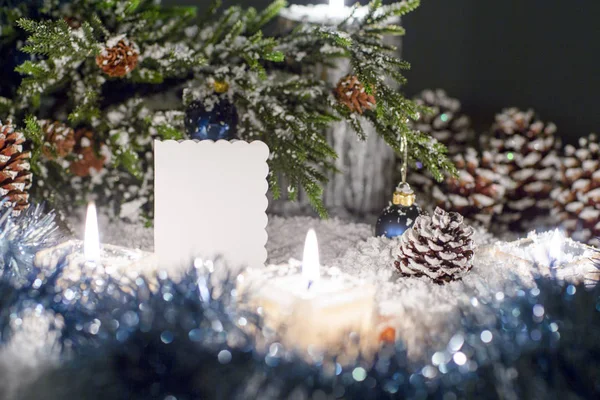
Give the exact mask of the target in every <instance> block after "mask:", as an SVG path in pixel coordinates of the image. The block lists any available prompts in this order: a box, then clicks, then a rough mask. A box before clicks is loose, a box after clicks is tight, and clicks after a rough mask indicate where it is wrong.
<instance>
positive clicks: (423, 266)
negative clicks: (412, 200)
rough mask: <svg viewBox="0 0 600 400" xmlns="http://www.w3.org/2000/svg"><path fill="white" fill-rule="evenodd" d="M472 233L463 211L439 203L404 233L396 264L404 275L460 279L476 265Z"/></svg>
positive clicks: (440, 281) (441, 279) (438, 280)
mask: <svg viewBox="0 0 600 400" xmlns="http://www.w3.org/2000/svg"><path fill="white" fill-rule="evenodd" d="M472 235H473V228H471V227H470V226H465V225H463V217H462V216H461V215H460V214H457V213H455V212H450V213H447V212H446V211H444V210H442V209H441V208H439V207H438V208H436V209H435V211H434V213H433V216H431V217H430V216H428V215H420V216H419V217H418V218H417V220H416V221H415V223H414V225H413V226H412V227H411V228H410V229H409V230H408V231H406V232H405V233H404V234H403V235H402V237H401V238H400V254H399V255H398V260H397V261H396V262H395V263H394V265H395V266H396V269H397V270H398V271H399V272H400V274H402V275H403V276H417V277H418V276H427V277H429V278H431V279H432V280H433V281H434V282H436V283H440V284H441V283H445V282H450V281H453V280H458V279H460V278H461V277H462V276H463V275H464V274H466V273H467V272H468V271H470V270H471V268H472V267H473V240H472V239H471V236H472Z"/></svg>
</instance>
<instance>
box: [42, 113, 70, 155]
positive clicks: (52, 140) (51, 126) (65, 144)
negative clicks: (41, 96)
mask: <svg viewBox="0 0 600 400" xmlns="http://www.w3.org/2000/svg"><path fill="white" fill-rule="evenodd" d="M39 126H40V128H41V129H42V132H43V133H44V147H42V153H43V154H44V155H45V156H46V157H47V158H48V159H49V160H54V159H56V158H64V157H66V156H68V155H69V154H71V153H72V152H73V149H74V147H75V132H74V131H73V129H72V128H71V127H69V126H67V125H65V124H63V123H61V122H58V121H54V122H53V121H50V120H41V121H39Z"/></svg>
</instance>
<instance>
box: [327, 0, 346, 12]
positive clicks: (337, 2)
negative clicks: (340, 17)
mask: <svg viewBox="0 0 600 400" xmlns="http://www.w3.org/2000/svg"><path fill="white" fill-rule="evenodd" d="M344 7H346V5H345V4H344V0H329V9H330V10H332V11H334V12H337V13H339V14H342V11H343V10H344Z"/></svg>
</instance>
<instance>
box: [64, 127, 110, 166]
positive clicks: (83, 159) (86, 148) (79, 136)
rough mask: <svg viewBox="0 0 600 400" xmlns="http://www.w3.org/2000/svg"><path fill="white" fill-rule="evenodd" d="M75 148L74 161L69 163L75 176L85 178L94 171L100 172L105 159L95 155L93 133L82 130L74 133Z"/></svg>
mask: <svg viewBox="0 0 600 400" xmlns="http://www.w3.org/2000/svg"><path fill="white" fill-rule="evenodd" d="M75 139H76V141H77V146H76V147H75V156H76V160H75V161H73V162H72V163H71V172H73V174H75V175H77V176H81V177H85V176H89V175H90V174H91V170H92V169H94V170H96V171H97V172H100V171H102V169H103V168H104V162H105V161H106V157H105V156H103V155H99V154H97V153H96V150H95V148H94V145H95V143H94V133H93V132H92V131H90V130H88V129H85V128H82V129H78V130H77V131H76V132H75Z"/></svg>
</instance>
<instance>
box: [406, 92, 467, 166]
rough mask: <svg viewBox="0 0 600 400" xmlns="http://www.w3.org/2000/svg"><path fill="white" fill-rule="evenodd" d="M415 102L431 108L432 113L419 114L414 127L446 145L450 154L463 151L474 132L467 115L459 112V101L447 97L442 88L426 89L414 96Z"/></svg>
mask: <svg viewBox="0 0 600 400" xmlns="http://www.w3.org/2000/svg"><path fill="white" fill-rule="evenodd" d="M415 103H417V104H419V105H422V106H427V107H429V108H431V109H433V113H432V114H423V115H421V117H420V119H419V120H418V121H417V122H416V123H415V124H414V127H415V129H417V130H418V131H421V132H423V133H427V134H430V135H431V136H432V137H434V138H435V139H437V140H438V141H439V142H440V143H443V144H444V145H446V147H448V154H449V155H451V156H454V155H456V154H460V153H462V152H464V151H465V149H466V147H467V144H468V142H469V141H471V140H472V139H473V136H474V133H473V130H472V129H471V121H470V120H469V117H467V116H466V115H463V114H461V113H460V101H458V100H457V99H453V98H452V97H449V96H448V95H447V94H446V92H445V91H444V90H442V89H436V90H430V89H428V90H424V91H422V92H421V93H420V94H419V95H418V96H417V97H416V98H415Z"/></svg>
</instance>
